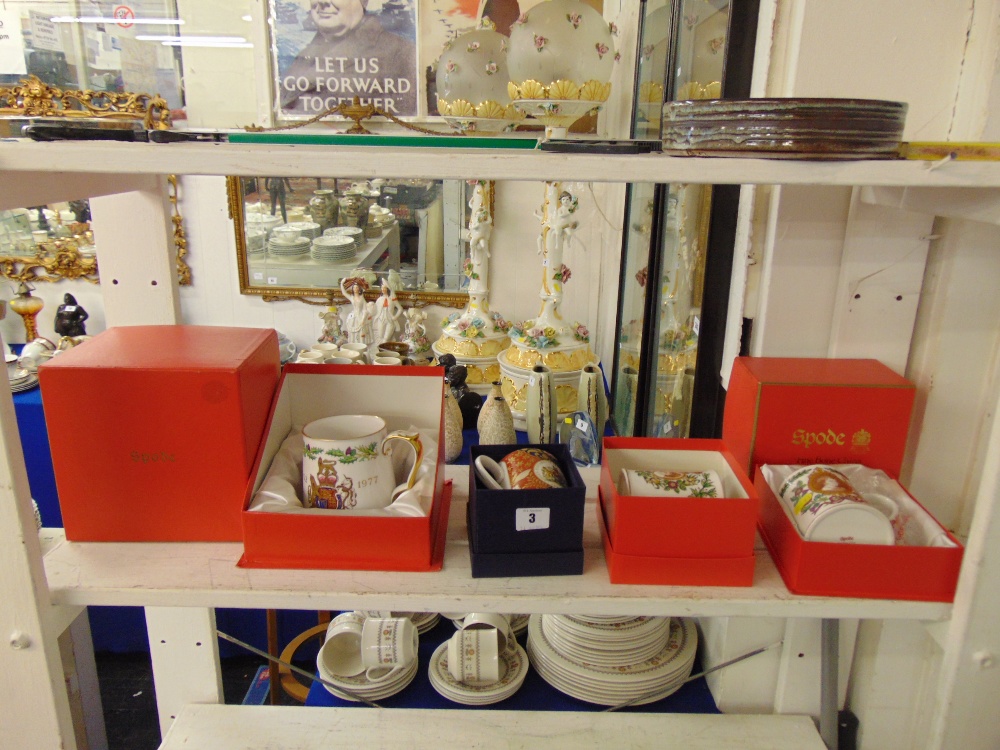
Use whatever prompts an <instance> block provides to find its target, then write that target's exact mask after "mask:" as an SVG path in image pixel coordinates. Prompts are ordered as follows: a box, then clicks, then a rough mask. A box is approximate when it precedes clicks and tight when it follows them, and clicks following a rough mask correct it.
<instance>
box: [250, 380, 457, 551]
mask: <svg viewBox="0 0 1000 750" xmlns="http://www.w3.org/2000/svg"><path fill="white" fill-rule="evenodd" d="M443 383H444V381H443V377H442V371H441V368H438V367H392V366H387V367H373V366H367V365H366V366H362V365H296V364H289V365H286V366H285V368H284V372H283V374H282V377H281V381H280V382H279V384H278V391H277V395H276V396H275V399H274V403H273V404H272V406H271V413H270V416H269V419H268V423H267V429H266V432H265V437H264V440H263V442H262V443H261V446H260V450H259V452H258V454H257V460H256V462H255V464H254V470H253V472H252V474H251V478H250V483H249V485H248V486H247V487H246V494H245V498H244V506H243V507H244V510H243V548H244V554H243V558H242V559H241V560H240V565H241V566H243V567H252V568H314V569H335V570H400V571H427V570H440V569H441V564H442V560H443V557H444V541H445V540H444V537H445V532H446V531H447V527H448V510H449V506H450V502H451V486H450V484H449V485H446V484H445V482H444V469H443V466H444V421H443V420H444V386H443ZM335 414H373V415H377V416H379V417H382V419H384V420H385V422H386V426H387V428H388V429H389V430H390V431H392V430H396V429H410V428H413V427H415V428H417V429H419V431H420V433H421V435H424V436H427V437H429V438H430V439H432V440H433V441H435V443H436V448H435V452H434V453H433V454H432V456H431V460H433V461H434V472H433V483H432V484H433V502H432V505H431V510H430V513H429V515H427V516H387V515H364V514H360V513H354V512H352V511H338V510H322V509H301V508H299V509H297V512H282V511H270V510H250V509H249V507H250V505H251V503H252V502H253V499H254V494H255V493H256V492H257V490H258V489H259V488H260V486H261V484H262V483H263V482H264V479H265V478H266V476H267V472H268V469H269V467H270V466H271V463H272V461H273V460H274V458H275V456H276V455H277V454H278V451H279V450H280V449H281V445H282V443H283V442H284V441H285V439H286V438H287V437H288V436H289V434H290V433H291V432H292V431H293V430H296V429H299V428H301V427H302V426H303V425H305V424H307V423H309V422H311V421H313V420H315V419H320V418H322V417H328V416H332V415H335ZM425 460H427V459H426V458H425Z"/></svg>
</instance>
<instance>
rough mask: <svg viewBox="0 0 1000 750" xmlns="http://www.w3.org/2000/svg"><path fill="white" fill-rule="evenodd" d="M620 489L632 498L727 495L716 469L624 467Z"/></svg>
mask: <svg viewBox="0 0 1000 750" xmlns="http://www.w3.org/2000/svg"><path fill="white" fill-rule="evenodd" d="M618 492H619V493H621V494H622V495H631V496H633V497H724V495H723V492H722V479H721V478H720V477H719V475H718V473H717V472H714V471H712V470H711V469H709V470H707V471H661V470H655V471H645V470H642V469H622V470H621V474H620V475H619V478H618Z"/></svg>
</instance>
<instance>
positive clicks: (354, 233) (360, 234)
mask: <svg viewBox="0 0 1000 750" xmlns="http://www.w3.org/2000/svg"><path fill="white" fill-rule="evenodd" d="M338 234H339V235H344V236H347V237H350V238H351V239H352V240H354V249H355V250H360V249H361V248H362V246H363V245H364V244H365V230H364V229H359V228H358V227H331V228H330V229H327V230H326V231H325V232H323V236H325V237H330V236H332V235H338Z"/></svg>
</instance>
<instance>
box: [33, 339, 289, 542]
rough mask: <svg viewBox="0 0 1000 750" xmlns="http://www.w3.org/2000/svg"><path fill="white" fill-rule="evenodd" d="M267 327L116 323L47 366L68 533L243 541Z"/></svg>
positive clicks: (268, 376) (44, 382)
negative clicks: (124, 325)
mask: <svg viewBox="0 0 1000 750" xmlns="http://www.w3.org/2000/svg"><path fill="white" fill-rule="evenodd" d="M279 373H280V364H279V354H278V339H277V335H276V334H275V332H274V331H273V330H271V329H260V328H225V327H212V326H126V327H116V328H110V329H108V330H107V331H104V332H103V333H100V334H98V335H97V336H95V337H94V338H92V339H90V340H88V341H86V342H85V343H83V344H81V345H79V346H76V347H74V348H72V349H69V350H67V351H65V352H62V353H60V354H59V355H58V356H57V357H54V358H53V359H52V360H51V361H49V362H47V363H45V364H44V365H42V367H40V368H39V379H40V382H41V388H42V402H43V405H44V408H45V422H46V426H47V428H48V433H49V443H50V445H51V448H52V463H53V467H54V469H55V477H56V487H57V489H58V492H59V505H60V508H61V510H62V517H63V523H64V525H65V529H66V538H67V539H71V540H74V541H116V542H143V541H238V540H240V539H241V538H242V526H241V522H240V515H241V514H240V511H241V509H242V504H243V502H242V501H243V495H244V493H245V490H246V482H247V477H248V476H249V475H250V469H251V467H252V466H253V460H254V457H255V455H256V452H257V447H258V444H259V443H260V439H261V436H262V434H263V430H264V425H265V423H266V421H267V414H268V409H269V408H270V404H271V400H272V398H273V396H274V389H275V386H276V385H277V382H278V376H279Z"/></svg>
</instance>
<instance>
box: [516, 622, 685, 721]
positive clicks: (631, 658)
mask: <svg viewBox="0 0 1000 750" xmlns="http://www.w3.org/2000/svg"><path fill="white" fill-rule="evenodd" d="M697 647H698V631H697V629H696V628H695V624H694V620H691V619H688V618H665V617H633V618H626V619H624V620H622V618H606V617H602V618H591V617H582V616H573V617H569V616H564V615H532V616H531V619H530V621H529V623H528V653H529V654H530V656H531V663H532V664H533V665H534V667H535V671H537V672H538V674H539V675H540V676H541V677H542V679H544V680H545V681H546V682H548V683H549V684H550V685H552V687H554V688H555V689H556V690H559V691H560V692H563V693H566V694H567V695H570V696H572V697H574V698H578V699H579V700H582V701H587V702H588V703H596V704H598V705H602V706H616V705H619V704H621V703H631V704H633V705H642V704H644V703H652V702H654V701H658V700H660V699H661V698H665V697H667V696H668V695H671V694H672V693H674V692H676V691H677V690H678V689H680V687H681V685H683V684H684V681H685V680H686V679H687V678H688V677H689V676H690V674H691V668H692V666H693V665H694V657H695V652H696V650H697Z"/></svg>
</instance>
